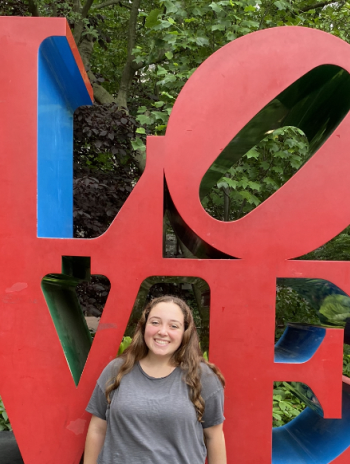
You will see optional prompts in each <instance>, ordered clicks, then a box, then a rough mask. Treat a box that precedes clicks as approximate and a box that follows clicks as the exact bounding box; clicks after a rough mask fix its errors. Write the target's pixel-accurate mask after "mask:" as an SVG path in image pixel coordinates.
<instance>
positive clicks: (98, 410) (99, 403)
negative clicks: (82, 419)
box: [86, 384, 108, 420]
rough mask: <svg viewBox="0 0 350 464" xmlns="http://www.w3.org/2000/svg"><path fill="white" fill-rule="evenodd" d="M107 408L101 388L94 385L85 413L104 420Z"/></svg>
mask: <svg viewBox="0 0 350 464" xmlns="http://www.w3.org/2000/svg"><path fill="white" fill-rule="evenodd" d="M107 408H108V403H107V399H106V394H105V392H104V391H102V389H101V387H100V386H99V385H98V384H96V387H95V389H94V391H93V393H92V395H91V398H90V401H89V404H88V405H87V408H86V411H87V412H90V413H91V414H93V415H94V416H97V417H99V418H100V419H103V420H106V412H107Z"/></svg>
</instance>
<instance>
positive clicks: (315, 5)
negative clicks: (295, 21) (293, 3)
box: [299, 0, 335, 13]
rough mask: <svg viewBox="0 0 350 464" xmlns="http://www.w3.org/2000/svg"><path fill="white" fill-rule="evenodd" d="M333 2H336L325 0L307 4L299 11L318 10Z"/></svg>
mask: <svg viewBox="0 0 350 464" xmlns="http://www.w3.org/2000/svg"><path fill="white" fill-rule="evenodd" d="M332 3H335V2H334V0H327V1H325V2H318V3H314V4H313V5H309V6H306V7H304V8H300V10H299V11H301V12H302V13H306V12H307V11H310V10H316V9H317V8H323V7H324V6H327V5H331V4H332Z"/></svg>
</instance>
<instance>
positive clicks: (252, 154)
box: [245, 148, 259, 159]
mask: <svg viewBox="0 0 350 464" xmlns="http://www.w3.org/2000/svg"><path fill="white" fill-rule="evenodd" d="M245 156H246V157H247V158H248V159H250V158H254V159H258V158H259V152H258V151H256V150H255V148H252V149H251V150H249V151H248V152H247V153H246V155H245Z"/></svg>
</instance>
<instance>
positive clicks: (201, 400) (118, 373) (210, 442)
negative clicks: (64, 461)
mask: <svg viewBox="0 0 350 464" xmlns="http://www.w3.org/2000/svg"><path fill="white" fill-rule="evenodd" d="M224 384H225V381H224V378H223V376H222V374H221V373H220V371H219V370H218V369H217V368H216V367H215V366H214V365H213V364H210V363H208V362H206V361H205V360H204V358H203V356H202V353H201V350H200V347H199V341H198V335H197V331H196V328H195V325H194V321H193V317H192V313H191V310H190V308H189V307H188V306H187V304H186V303H185V302H184V301H183V300H181V299H180V298H177V297H173V296H163V297H160V298H156V299H154V300H152V301H151V302H150V303H149V304H148V305H147V307H146V309H145V310H144V312H143V313H142V316H141V319H140V320H139V323H138V326H137V328H136V331H135V335H134V337H133V340H132V342H131V344H130V346H129V348H127V349H126V350H125V351H124V353H123V354H122V355H121V356H119V357H118V358H117V359H115V360H113V361H112V362H111V363H110V364H108V366H107V367H106V368H105V369H104V371H103V372H102V374H101V376H100V378H99V379H98V381H97V385H96V387H95V390H94V392H93V394H92V397H91V399H90V402H89V404H88V407H87V411H88V412H90V413H91V414H92V418H91V422H90V426H89V430H88V434H87V438H86V446H85V453H84V464H125V463H130V464H141V463H142V464H164V463H165V462H166V463H167V464H204V462H205V459H206V457H208V464H226V449H225V440H224V435H223V429H222V425H223V421H224V416H223V402H224V394H223V386H224Z"/></svg>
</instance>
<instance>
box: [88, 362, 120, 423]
mask: <svg viewBox="0 0 350 464" xmlns="http://www.w3.org/2000/svg"><path fill="white" fill-rule="evenodd" d="M123 362H124V361H123V359H121V358H117V359H113V361H111V362H110V363H109V364H108V365H107V366H106V367H105V368H104V369H103V371H102V374H101V375H100V377H99V378H98V380H97V383H96V386H95V389H94V391H93V393H92V395H91V398H90V401H89V404H88V405H87V408H86V411H87V412H90V413H91V414H93V415H94V416H97V417H99V418H100V419H104V420H106V412H107V409H108V406H109V405H108V403H107V399H106V386H107V384H108V383H109V382H110V381H113V378H114V377H115V376H116V375H117V374H118V371H119V369H120V366H121V365H122V364H123Z"/></svg>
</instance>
